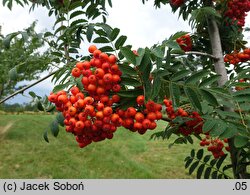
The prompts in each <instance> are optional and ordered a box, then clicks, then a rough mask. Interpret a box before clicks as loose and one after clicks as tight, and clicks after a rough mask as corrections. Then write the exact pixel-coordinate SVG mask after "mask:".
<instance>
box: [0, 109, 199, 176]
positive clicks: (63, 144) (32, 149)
mask: <svg viewBox="0 0 250 195" xmlns="http://www.w3.org/2000/svg"><path fill="white" fill-rule="evenodd" d="M53 118H54V116H51V115H25V114H22V115H0V148H1V149H0V178H143V179H146V178H193V177H194V176H189V175H188V173H187V170H185V168H184V161H183V160H184V158H185V157H186V156H187V155H188V154H189V152H190V149H191V148H194V147H197V146H194V145H178V146H173V147H172V148H171V149H169V148H168V144H169V143H171V140H168V141H166V140H165V141H163V140H149V138H150V135H151V134H152V133H153V131H151V132H147V133H146V134H145V135H143V136H141V135H139V134H138V133H132V132H130V131H128V130H125V129H123V128H120V129H118V131H117V132H116V134H115V136H114V138H113V139H112V140H107V141H103V142H100V143H93V144H91V145H89V146H87V147H86V148H83V149H80V148H78V146H77V144H76V142H75V140H74V139H75V138H74V136H73V135H72V134H69V133H66V132H65V131H64V129H63V128H61V131H60V133H59V135H58V137H57V138H54V137H52V136H51V135H50V136H49V138H50V143H47V142H45V141H44V139H43V132H44V129H45V128H46V127H47V126H48V124H49V123H50V122H51V121H52V120H53ZM164 126H165V124H164V123H163V122H161V123H159V124H158V128H157V130H155V131H159V130H161V129H163V128H164ZM6 127H9V128H8V129H7V130H6ZM172 141H173V140H172Z"/></svg>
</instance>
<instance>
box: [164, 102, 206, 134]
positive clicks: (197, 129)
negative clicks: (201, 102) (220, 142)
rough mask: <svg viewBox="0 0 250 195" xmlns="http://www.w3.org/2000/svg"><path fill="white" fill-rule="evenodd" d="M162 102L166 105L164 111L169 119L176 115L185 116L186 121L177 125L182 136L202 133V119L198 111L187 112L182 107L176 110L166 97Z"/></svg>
mask: <svg viewBox="0 0 250 195" xmlns="http://www.w3.org/2000/svg"><path fill="white" fill-rule="evenodd" d="M163 103H164V104H165V106H166V112H167V115H168V117H169V118H170V119H172V120H173V119H175V118H176V117H177V116H180V117H185V118H186V122H185V123H184V124H182V125H181V126H180V127H179V130H178V133H180V134H182V135H184V136H188V135H190V134H192V133H194V134H201V133H202V126H203V120H202V118H201V116H200V115H199V113H198V112H191V113H188V112H186V111H185V110H184V109H182V108H178V109H177V111H174V108H173V106H172V101H170V100H168V99H164V101H163Z"/></svg>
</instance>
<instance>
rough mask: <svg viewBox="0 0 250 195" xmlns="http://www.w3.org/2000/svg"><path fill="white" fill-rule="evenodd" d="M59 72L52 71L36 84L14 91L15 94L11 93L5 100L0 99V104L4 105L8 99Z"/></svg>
mask: <svg viewBox="0 0 250 195" xmlns="http://www.w3.org/2000/svg"><path fill="white" fill-rule="evenodd" d="M59 70H60V69H59ZM59 70H56V71H54V72H51V73H50V74H48V75H47V76H45V77H43V78H41V79H39V80H37V81H36V82H34V83H32V84H30V85H28V86H26V87H24V88H22V89H20V90H18V91H16V92H14V93H12V94H11V95H9V96H7V97H6V98H4V99H2V100H1V101H0V104H2V103H4V102H5V101H7V100H8V99H10V98H12V97H14V96H15V95H17V94H19V93H23V92H24V91H26V90H27V89H29V88H31V87H33V86H34V85H37V84H38V83H40V82H42V81H44V80H46V79H47V78H49V77H51V76H52V75H54V74H55V73H57V72H58V71H59Z"/></svg>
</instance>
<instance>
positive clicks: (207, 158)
mask: <svg viewBox="0 0 250 195" xmlns="http://www.w3.org/2000/svg"><path fill="white" fill-rule="evenodd" d="M210 158H211V155H206V156H205V157H204V159H203V161H204V162H205V163H206V162H208V161H209V160H210Z"/></svg>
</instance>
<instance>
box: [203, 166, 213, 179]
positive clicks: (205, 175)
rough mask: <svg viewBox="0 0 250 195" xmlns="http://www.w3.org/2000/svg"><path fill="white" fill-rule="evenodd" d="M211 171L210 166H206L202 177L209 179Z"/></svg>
mask: <svg viewBox="0 0 250 195" xmlns="http://www.w3.org/2000/svg"><path fill="white" fill-rule="evenodd" d="M211 171H212V167H207V168H206V171H205V173H204V179H209V177H210V173H211Z"/></svg>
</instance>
